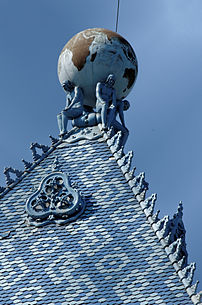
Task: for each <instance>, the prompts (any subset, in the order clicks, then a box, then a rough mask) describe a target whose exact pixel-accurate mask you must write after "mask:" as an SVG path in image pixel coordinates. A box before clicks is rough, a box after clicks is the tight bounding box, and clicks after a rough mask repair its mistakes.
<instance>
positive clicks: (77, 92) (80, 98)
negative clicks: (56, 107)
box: [66, 87, 83, 109]
mask: <svg viewBox="0 0 202 305" xmlns="http://www.w3.org/2000/svg"><path fill="white" fill-rule="evenodd" d="M77 101H80V102H81V103H83V93H82V90H81V88H79V87H75V88H74V97H73V99H72V101H71V103H70V105H69V106H68V107H66V109H67V108H71V107H72V105H74V104H75V103H76V102H77Z"/></svg>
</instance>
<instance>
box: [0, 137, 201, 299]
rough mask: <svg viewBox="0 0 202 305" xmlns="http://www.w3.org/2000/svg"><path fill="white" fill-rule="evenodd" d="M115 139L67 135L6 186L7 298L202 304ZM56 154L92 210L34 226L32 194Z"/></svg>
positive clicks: (1, 260) (0, 258) (1, 206)
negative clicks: (29, 206) (72, 139)
mask: <svg viewBox="0 0 202 305" xmlns="http://www.w3.org/2000/svg"><path fill="white" fill-rule="evenodd" d="M108 142H109V141H108ZM108 144H109V143H108ZM108 144H107V142H106V141H105V140H104V139H103V138H100V139H97V140H81V141H79V142H76V143H66V142H65V141H64V142H61V143H59V144H58V145H56V146H55V148H54V149H52V150H51V151H50V153H49V154H47V155H46V156H45V158H43V160H41V161H40V162H39V164H38V165H37V166H35V167H34V168H33V169H32V170H30V172H28V173H26V174H25V175H24V178H23V179H22V180H21V181H19V182H18V183H17V184H16V185H15V186H14V187H13V188H12V189H10V190H9V191H8V192H7V193H6V192H5V195H4V196H3V198H2V199H1V200H0V201H1V203H0V212H1V214H0V216H1V234H2V239H1V240H0V244H1V252H0V264H1V268H0V283H1V287H2V292H1V294H0V304H6V305H11V304H27V305H32V304H43V305H45V304H48V305H53V304H55V305H59V304H60V305H69V304H71V305H73V304H141V305H148V304H170V305H173V304H175V305H177V304H178V305H183V304H184V305H189V304H193V302H194V304H199V302H197V301H196V299H197V297H196V296H195V294H194V293H195V292H194V289H193V288H190V285H188V286H187V287H186V288H187V289H188V290H190V289H192V290H190V291H192V293H190V296H189V295H188V294H187V291H186V289H185V286H184V282H183V280H182V279H186V277H187V275H185V273H186V272H185V271H183V270H181V269H180V268H179V272H178V274H177V272H176V270H175V268H174V264H177V263H176V260H175V261H174V262H173V264H172V263H171V260H170V258H169V252H168V251H167V253H166V251H165V249H164V248H165V247H163V246H162V242H160V241H159V238H158V236H157V235H158V234H156V233H155V232H154V229H153V227H152V226H151V224H150V222H149V220H148V219H149V218H148V219H147V217H146V215H145V212H144V210H143V205H141V204H140V201H141V200H142V199H141V200H140V197H141V196H142V195H141V196H139V197H138V196H135V195H134V192H133V191H132V190H131V187H130V186H129V183H128V182H127V179H126V178H125V176H127V173H126V174H125V176H124V174H123V171H122V170H121V168H120V167H121V166H120V164H119V165H118V163H117V160H116V159H117V157H115V156H114V155H113V154H112V152H111V150H110V149H109V146H108ZM111 144H112V142H111ZM56 156H57V157H58V162H59V165H60V170H61V171H62V172H68V173H69V174H70V177H71V181H72V182H76V183H77V186H78V188H79V189H80V190H81V192H82V196H84V197H85V201H86V210H85V212H84V213H83V215H81V216H80V217H79V218H78V219H77V220H76V221H74V222H72V223H70V224H67V225H63V226H58V225H56V224H50V225H47V226H44V227H40V228H36V227H32V226H29V225H28V224H27V222H26V213H25V202H26V200H27V199H28V198H29V196H30V195H31V194H32V193H33V190H34V189H36V188H37V187H38V186H39V183H40V182H41V179H42V178H43V177H45V176H46V175H47V174H49V173H51V166H52V163H53V161H54V159H55V157H56ZM120 160H121V159H120ZM119 163H120V162H119ZM142 203H144V200H143V201H142ZM168 248H169V247H168ZM170 253H172V251H171V252H170ZM179 265H180V264H179ZM180 272H182V273H183V272H184V273H183V274H184V277H183V276H181V280H180V276H179V273H180ZM191 297H192V300H191ZM192 301H193V302H192Z"/></svg>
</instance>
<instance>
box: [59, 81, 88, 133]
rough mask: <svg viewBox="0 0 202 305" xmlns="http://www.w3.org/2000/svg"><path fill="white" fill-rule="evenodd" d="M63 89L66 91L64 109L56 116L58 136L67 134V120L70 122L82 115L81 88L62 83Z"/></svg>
mask: <svg viewBox="0 0 202 305" xmlns="http://www.w3.org/2000/svg"><path fill="white" fill-rule="evenodd" d="M63 89H64V90H65V91H66V94H67V95H66V107H65V109H64V110H62V112H61V113H59V114H58V116H57V120H58V126H59V130H60V136H63V135H65V134H66V133H67V123H68V120H72V119H74V118H77V117H79V116H81V115H82V113H83V93H82V90H81V88H79V87H76V86H74V85H73V83H71V82H70V81H67V82H65V83H63Z"/></svg>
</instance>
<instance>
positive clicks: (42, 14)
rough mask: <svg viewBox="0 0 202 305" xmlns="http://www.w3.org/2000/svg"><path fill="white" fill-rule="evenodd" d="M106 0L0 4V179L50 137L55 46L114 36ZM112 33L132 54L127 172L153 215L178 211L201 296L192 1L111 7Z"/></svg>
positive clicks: (201, 177)
mask: <svg viewBox="0 0 202 305" xmlns="http://www.w3.org/2000/svg"><path fill="white" fill-rule="evenodd" d="M116 6H117V2H116V1H115V0H102V1H98V0H97V1H95V0H85V1H81V0H57V1H56V0H35V1H31V0H18V1H16V0H1V1H0V42H1V44H0V67H1V69H0V84H1V90H0V105H1V111H0V135H1V141H0V154H1V158H0V182H1V185H3V184H4V175H3V168H4V167H5V166H13V167H14V168H18V169H23V165H22V163H21V159H22V158H24V159H26V160H28V161H30V160H31V152H30V151H29V145H30V143H31V142H39V143H42V144H49V143H50V142H49V139H48V135H49V134H51V135H53V136H57V135H58V128H57V121H56V115H57V113H59V112H60V111H61V109H62V108H63V107H64V105H65V95H64V92H63V90H62V89H61V86H60V84H59V81H58V78H57V60H58V56H59V54H60V51H61V49H62V48H63V46H64V44H65V43H66V42H67V41H68V40H69V39H70V38H71V37H72V36H73V35H74V34H76V33H77V32H80V31H81V30H84V29H86V28H92V27H103V28H108V29H111V30H114V29H115V20H116ZM118 32H119V33H120V34H121V35H122V36H124V37H125V38H126V39H127V40H128V41H129V42H130V44H131V45H132V46H133V47H134V49H135V52H136V55H137V58H138V62H139V75H138V78H137V81H136V84H135V86H134V89H133V91H132V92H131V93H130V95H129V96H128V100H129V101H130V102H131V108H130V111H129V112H128V113H127V114H126V122H127V126H128V128H129V130H130V137H129V140H128V144H127V149H128V150H133V151H134V165H135V166H136V167H137V171H136V173H139V172H140V171H145V173H146V179H147V181H148V182H149V184H150V190H149V192H148V195H150V194H151V193H157V194H158V200H157V203H156V209H160V210H161V214H160V215H161V216H164V215H165V214H168V215H170V216H172V215H173V213H175V212H176V210H177V205H178V203H179V201H180V200H182V201H183V204H184V223H185V227H186V231H187V234H186V240H187V249H188V253H189V262H192V261H196V263H197V270H196V272H195V280H196V279H199V280H201V283H200V285H199V289H200V290H202V239H201V235H200V234H201V233H202V221H201V218H202V216H201V215H202V160H201V159H202V154H201V149H202V136H201V135H202V120H201V114H202V102H201V101H202V84H201V82H202V81H201V80H202V55H201V54H202V1H201V0H194V1H190V0H152V1H151V0H121V3H120V16H119V27H118Z"/></svg>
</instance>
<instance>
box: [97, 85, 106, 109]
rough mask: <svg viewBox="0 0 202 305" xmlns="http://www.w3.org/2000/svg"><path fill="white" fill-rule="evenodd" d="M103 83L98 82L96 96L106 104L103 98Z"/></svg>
mask: <svg viewBox="0 0 202 305" xmlns="http://www.w3.org/2000/svg"><path fill="white" fill-rule="evenodd" d="M102 86H103V85H102V83H97V86H96V98H97V99H98V100H99V101H100V102H101V103H102V104H105V101H104V100H103V98H102V95H101V94H102Z"/></svg>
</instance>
